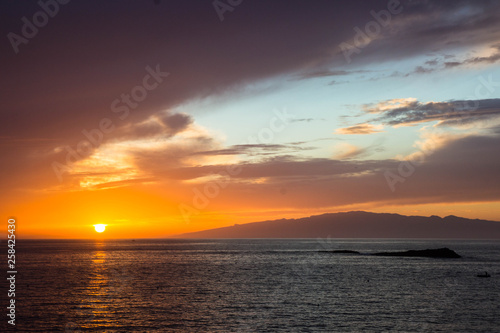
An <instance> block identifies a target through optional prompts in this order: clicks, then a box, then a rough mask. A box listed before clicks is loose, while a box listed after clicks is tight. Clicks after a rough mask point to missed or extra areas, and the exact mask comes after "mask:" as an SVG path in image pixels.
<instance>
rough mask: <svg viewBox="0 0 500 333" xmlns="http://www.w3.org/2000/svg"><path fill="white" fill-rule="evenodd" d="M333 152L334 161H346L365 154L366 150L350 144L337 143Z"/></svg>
mask: <svg viewBox="0 0 500 333" xmlns="http://www.w3.org/2000/svg"><path fill="white" fill-rule="evenodd" d="M335 150H336V151H337V153H336V154H335V156H334V159H337V160H348V159H353V158H359V157H360V156H361V155H364V154H365V153H366V150H365V149H363V148H360V147H357V146H355V145H352V144H350V143H339V144H338V145H337V146H336V147H335Z"/></svg>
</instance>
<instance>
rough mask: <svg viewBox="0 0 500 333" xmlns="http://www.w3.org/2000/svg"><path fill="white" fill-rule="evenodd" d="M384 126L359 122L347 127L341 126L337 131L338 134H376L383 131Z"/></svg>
mask: <svg viewBox="0 0 500 333" xmlns="http://www.w3.org/2000/svg"><path fill="white" fill-rule="evenodd" d="M382 128H383V126H381V125H372V124H359V125H354V126H350V127H345V128H339V129H337V130H336V131H335V133H337V134H374V133H380V132H382V131H381V130H382Z"/></svg>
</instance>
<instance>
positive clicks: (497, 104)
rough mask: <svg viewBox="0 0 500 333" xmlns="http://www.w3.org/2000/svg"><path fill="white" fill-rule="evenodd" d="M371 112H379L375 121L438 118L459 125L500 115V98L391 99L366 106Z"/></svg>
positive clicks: (395, 122)
mask: <svg viewBox="0 0 500 333" xmlns="http://www.w3.org/2000/svg"><path fill="white" fill-rule="evenodd" d="M364 110H365V111H366V112H367V113H373V114H379V116H378V117H377V118H375V119H373V120H372V121H374V122H382V123H384V124H387V125H391V126H398V125H412V124H416V123H422V122H431V121H438V126H457V125H463V124H466V123H472V122H476V121H480V120H488V119H494V118H497V117H498V116H500V99H483V100H473V101H470V100H460V101H450V102H425V103H423V102H420V101H417V100H416V99H406V100H401V99H397V100H387V101H383V102H380V103H377V104H376V105H370V106H365V107H364Z"/></svg>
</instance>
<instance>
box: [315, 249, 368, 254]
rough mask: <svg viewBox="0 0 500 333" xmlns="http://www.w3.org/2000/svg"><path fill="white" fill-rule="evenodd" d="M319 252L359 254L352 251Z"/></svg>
mask: <svg viewBox="0 0 500 333" xmlns="http://www.w3.org/2000/svg"><path fill="white" fill-rule="evenodd" d="M319 252H326V253H348V254H360V253H359V252H358V251H353V250H332V251H319Z"/></svg>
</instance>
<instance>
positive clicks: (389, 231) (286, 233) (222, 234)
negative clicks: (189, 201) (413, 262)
mask: <svg viewBox="0 0 500 333" xmlns="http://www.w3.org/2000/svg"><path fill="white" fill-rule="evenodd" d="M318 237H321V238H325V237H330V238H443V239H447V238H451V239H500V222H497V221H489V220H481V219H468V218H463V217H458V216H454V215H449V216H446V217H443V218H442V217H439V216H436V215H432V216H429V217H426V216H407V215H400V214H393V213H371V212H365V211H350V212H340V213H325V214H321V215H312V216H309V217H303V218H297V219H284V218H283V219H277V220H267V221H259V222H250V223H245V224H235V225H233V226H227V227H221V228H215V229H208V230H202V231H196V232H190V233H184V234H181V235H177V236H176V238H318Z"/></svg>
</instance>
